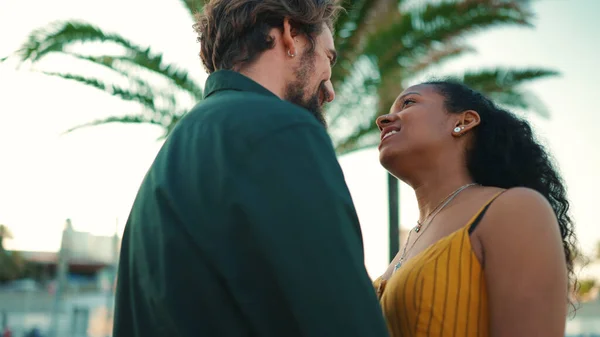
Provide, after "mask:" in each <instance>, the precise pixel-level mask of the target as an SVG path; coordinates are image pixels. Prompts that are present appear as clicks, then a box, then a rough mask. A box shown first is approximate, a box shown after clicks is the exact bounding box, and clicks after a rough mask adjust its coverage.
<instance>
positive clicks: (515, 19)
mask: <svg viewBox="0 0 600 337" xmlns="http://www.w3.org/2000/svg"><path fill="white" fill-rule="evenodd" d="M484 2H485V1H465V2H461V3H460V4H456V3H454V2H451V1H444V2H439V3H428V4H427V5H425V6H424V7H422V8H415V9H412V10H410V11H408V12H405V13H403V14H402V17H401V18H400V19H399V20H397V21H396V22H395V23H393V24H391V25H388V26H386V27H384V28H383V30H379V31H376V32H374V33H373V34H374V35H375V36H376V38H371V39H369V44H368V45H367V46H366V47H365V53H368V54H374V55H379V62H380V66H381V67H382V68H385V67H386V66H388V64H395V63H398V62H399V63H400V64H402V57H403V56H405V57H407V58H413V57H414V56H415V54H418V53H419V52H420V53H421V54H426V53H427V51H428V50H429V49H430V48H431V46H432V45H435V44H439V43H447V42H451V41H454V39H456V38H459V37H465V36H466V35H468V34H469V33H473V32H477V31H480V30H482V29H486V28H491V27H493V26H497V25H503V26H506V25H520V26H528V27H529V26H531V23H530V22H529V21H530V20H531V18H532V15H531V13H529V12H528V11H526V10H524V9H523V8H521V7H519V6H516V5H515V4H514V3H509V2H504V1H502V2H497V1H488V2H490V4H484Z"/></svg>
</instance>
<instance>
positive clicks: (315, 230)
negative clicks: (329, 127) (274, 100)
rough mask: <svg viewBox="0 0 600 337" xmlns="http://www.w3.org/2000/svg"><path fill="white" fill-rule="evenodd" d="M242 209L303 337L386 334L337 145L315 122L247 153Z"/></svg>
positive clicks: (260, 255)
mask: <svg viewBox="0 0 600 337" xmlns="http://www.w3.org/2000/svg"><path fill="white" fill-rule="evenodd" d="M242 172H243V173H242V174H243V179H241V182H240V184H239V189H240V192H241V193H240V194H238V195H240V196H242V198H241V200H239V201H238V202H239V203H240V205H239V207H240V208H241V210H242V211H243V213H244V214H245V216H246V217H247V220H248V223H249V224H250V226H252V230H251V231H250V232H252V235H253V236H254V235H255V237H253V240H256V242H255V245H256V247H258V251H259V253H258V254H257V255H258V258H259V259H260V263H261V264H265V265H266V266H267V267H266V270H268V277H269V278H270V280H269V281H270V282H269V283H271V282H272V284H276V285H277V287H276V288H277V291H280V292H281V293H280V296H283V297H284V300H285V302H287V304H288V306H289V308H288V310H290V311H291V312H292V314H293V316H294V319H295V321H296V324H297V326H298V327H299V329H300V330H302V335H303V336H314V337H317V336H346V337H348V336H369V337H379V336H387V335H388V333H387V328H386V325H385V321H384V319H383V315H382V312H381V308H380V306H379V303H378V301H377V297H376V294H375V291H374V288H373V285H372V283H371V280H370V278H369V277H368V275H367V272H366V269H365V265H364V252H363V244H362V237H361V231H360V226H359V222H358V218H357V215H356V211H355V209H354V205H353V202H352V199H351V196H350V193H349V191H348V188H347V186H346V183H345V180H344V177H343V173H342V170H341V168H340V165H339V163H338V161H337V158H336V156H335V152H334V150H333V146H332V144H331V140H330V138H329V136H328V135H327V133H326V132H325V130H324V129H323V128H322V127H320V126H317V125H315V124H303V125H295V126H291V127H287V128H285V129H283V130H279V131H277V132H276V133H275V134H271V135H269V136H267V137H265V138H263V139H262V140H260V141H259V142H258V143H257V144H255V145H254V146H252V150H251V151H250V152H249V153H248V154H247V158H246V159H245V165H244V166H243V168H242Z"/></svg>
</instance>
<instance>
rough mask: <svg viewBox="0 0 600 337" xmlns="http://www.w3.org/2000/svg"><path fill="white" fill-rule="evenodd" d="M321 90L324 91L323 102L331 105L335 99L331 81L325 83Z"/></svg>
mask: <svg viewBox="0 0 600 337" xmlns="http://www.w3.org/2000/svg"><path fill="white" fill-rule="evenodd" d="M323 89H324V90H325V101H326V102H327V103H331V102H332V101H333V100H334V99H335V90H334V89H333V84H332V83H331V81H327V82H325V85H324V88H323Z"/></svg>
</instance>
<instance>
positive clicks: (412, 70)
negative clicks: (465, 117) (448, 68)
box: [381, 42, 475, 77]
mask: <svg viewBox="0 0 600 337" xmlns="http://www.w3.org/2000/svg"><path fill="white" fill-rule="evenodd" d="M472 52H475V49H474V48H473V47H471V46H468V45H465V44H462V43H455V42H450V43H445V44H440V45H439V46H431V48H429V49H427V50H424V51H422V52H419V53H417V55H413V56H414V57H412V58H409V57H403V58H402V60H401V62H402V64H401V66H402V68H403V69H404V73H405V74H407V75H408V77H414V76H417V75H418V74H419V73H421V72H423V71H425V70H427V68H429V67H431V66H432V65H441V64H442V63H444V62H446V61H448V60H450V59H453V58H456V57H459V56H462V55H464V54H466V53H472ZM388 67H389V65H388ZM381 71H382V72H387V71H389V69H388V68H382V69H381Z"/></svg>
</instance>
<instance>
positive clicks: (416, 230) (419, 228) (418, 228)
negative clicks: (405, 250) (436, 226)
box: [415, 225, 421, 233]
mask: <svg viewBox="0 0 600 337" xmlns="http://www.w3.org/2000/svg"><path fill="white" fill-rule="evenodd" d="M420 230H421V226H420V225H419V226H416V227H415V233H418V232H419V231H420Z"/></svg>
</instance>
